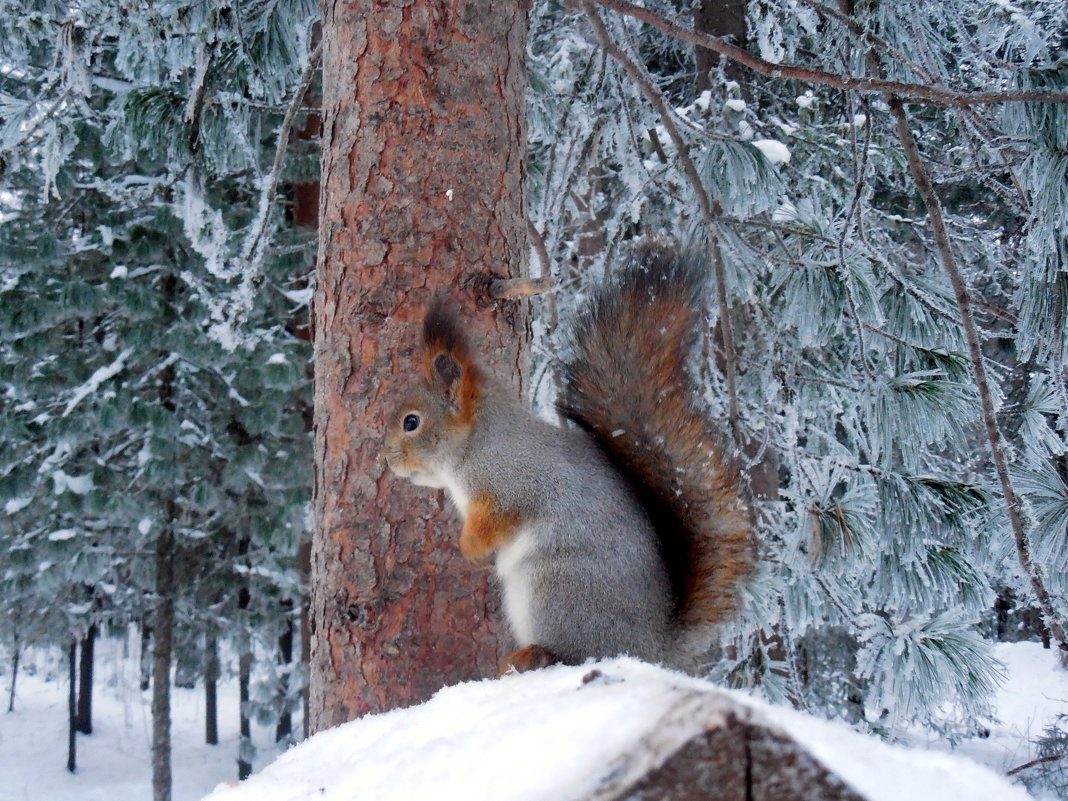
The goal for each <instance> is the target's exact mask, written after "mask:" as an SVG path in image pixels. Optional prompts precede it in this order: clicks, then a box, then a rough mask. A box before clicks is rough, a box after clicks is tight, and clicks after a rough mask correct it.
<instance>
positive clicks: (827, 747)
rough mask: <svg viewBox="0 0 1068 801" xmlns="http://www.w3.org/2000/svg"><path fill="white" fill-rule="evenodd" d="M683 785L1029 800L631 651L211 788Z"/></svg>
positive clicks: (986, 775) (825, 794)
mask: <svg viewBox="0 0 1068 801" xmlns="http://www.w3.org/2000/svg"><path fill="white" fill-rule="evenodd" d="M760 754H762V755H763V756H758V755H760ZM743 763H746V764H743ZM799 766H800V767H799ZM736 779H737V781H738V782H739V784H738V786H737V787H735V786H734V785H733V782H734V781H735V780H736ZM704 786H707V787H708V788H711V790H710V791H706V790H703V789H702V788H703V787H704ZM672 787H674V788H676V789H679V788H682V790H683V792H684V794H683V795H676V794H673V793H674V790H672V789H671V788H672ZM761 788H763V789H761ZM695 791H698V792H699V795H693V793H694V792H695ZM706 792H711V794H708V795H706V794H705V793H706ZM784 794H785V795H784ZM682 797H686V798H690V797H701V798H709V799H719V798H722V799H730V798H735V797H739V798H753V799H758V798H760V797H765V798H783V797H790V798H797V799H801V798H806V799H807V798H813V799H815V798H820V799H850V800H851V801H852V799H862V800H864V799H866V800H867V801H906V800H908V801H912V800H913V799H921V798H938V799H940V801H956V799H961V801H964V800H965V799H967V801H973V799H975V798H983V799H984V800H985V801H1026V799H1028V798H1029V796H1028V795H1027V794H1026V793H1025V792H1024V790H1022V789H1021V788H1018V787H1015V786H1013V785H1011V784H1009V783H1008V781H1007V780H1006V779H1004V778H1002V777H1000V776H998V775H997V774H995V773H993V772H992V771H990V770H989V769H987V768H985V767H982V766H979V765H977V764H975V763H972V762H971V761H969V760H967V759H964V758H962V757H958V756H953V755H949V754H942V753H932V752H926V751H914V750H908V749H905V748H901V747H896V746H890V745H887V744H885V743H883V742H881V741H879V740H876V739H874V738H872V737H868V736H865V735H861V734H858V733H856V732H854V731H853V730H851V729H849V728H848V727H846V726H845V725H842V724H836V723H828V722H826V721H821V720H817V719H815V718H812V717H810V716H807V715H804V714H801V713H798V712H795V711H793V710H790V709H784V708H779V707H772V706H769V705H768V704H766V703H763V702H761V701H758V700H755V699H753V698H750V697H749V696H747V695H745V694H743V693H740V692H736V691H727V690H723V689H720V688H717V687H715V686H714V685H711V684H709V683H707V682H704V681H700V680H698V679H694V678H691V677H688V676H684V675H682V674H678V673H673V672H670V671H666V670H663V669H661V668H657V667H653V666H651V665H646V664H644V663H641V662H637V661H635V660H632V659H617V660H611V661H606V662H602V663H597V664H589V665H585V666H581V667H555V668H550V669H546V670H541V671H535V672H531V673H526V674H523V675H516V676H507V677H505V678H503V679H500V680H486V681H480V682H470V683H467V684H461V685H457V686H455V687H448V688H446V689H443V690H441V691H440V692H439V693H438V694H437V695H435V696H434V697H433V698H432V699H431V700H430V701H428V702H427V703H425V704H422V705H421V706H418V707H413V708H409V709H404V710H397V711H394V712H389V713H386V714H382V715H375V716H371V717H367V718H364V719H362V720H358V721H354V722H352V723H348V724H345V725H343V726H339V727H337V728H335V729H331V730H329V731H325V732H321V733H319V734H318V735H316V736H314V737H312V738H311V739H309V740H308V741H306V742H305V743H303V744H301V745H299V746H297V747H295V748H293V749H292V750H290V751H288V752H287V753H285V754H283V755H282V756H280V757H279V758H278V759H277V760H276V761H275V762H274V763H273V764H271V765H268V766H267V767H266V768H264V769H263V770H262V771H260V772H259V773H258V774H257V775H254V776H252V777H251V778H250V779H248V780H247V781H245V782H244V783H243V784H241V785H237V786H220V787H219V788H217V789H216V790H215V791H214V792H213V793H211V794H210V795H209V796H207V798H206V799H205V801H209V799H210V801H246V800H247V801H297V800H298V799H321V800H322V801H341V799H344V800H345V801H353V800H354V799H369V801H388V800H389V799H398V800H401V799H403V800H404V801H408V799H413V798H439V799H483V798H485V799H516V800H517V801H518V800H519V799H554V801H557V800H560V801H562V800H564V799H591V800H592V799H599V800H601V801H607V800H608V799H639V798H648V799H658V801H663V799H668V798H682Z"/></svg>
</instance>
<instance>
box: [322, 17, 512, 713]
mask: <svg viewBox="0 0 1068 801" xmlns="http://www.w3.org/2000/svg"><path fill="white" fill-rule="evenodd" d="M322 25H323V34H322V35H323V44H324V50H323V148H322V152H323V164H322V181H323V190H322V193H321V197H320V229H319V236H320V239H319V261H318V267H317V273H318V274H317V282H316V295H315V301H314V327H315V365H316V368H315V369H316V375H315V432H314V437H315V491H314V511H315V536H314V542H313V548H312V584H313V591H312V610H311V616H312V625H313V634H312V644H311V661H310V681H311V688H310V707H311V715H310V717H311V721H310V723H311V730H312V731H313V732H314V731H318V730H321V729H324V728H327V727H330V726H333V725H336V724H338V723H342V722H344V721H347V720H350V719H352V718H354V717H356V716H358V715H362V714H364V713H368V712H378V711H382V710H385V709H390V708H393V707H397V706H404V705H407V704H410V703H415V702H418V701H422V700H424V699H426V698H427V697H429V696H430V695H431V694H432V693H433V692H434V691H435V690H437V689H438V688H440V687H441V686H442V685H445V684H450V683H454V682H457V681H461V680H464V679H469V678H473V677H479V676H487V675H492V674H493V672H494V669H495V667H496V663H497V657H498V655H499V653H500V651H501V650H502V648H501V646H500V644H499V643H498V637H497V627H496V626H495V625H494V622H493V619H494V617H495V613H494V612H493V607H494V605H495V604H494V601H493V594H492V590H491V587H490V577H489V574H488V572H487V571H485V570H484V569H479V568H474V567H470V566H468V565H466V564H465V563H464V562H463V561H462V559H461V557H460V554H459V550H458V547H457V539H458V534H459V522H458V519H457V517H456V515H455V513H454V512H452V511H451V510H450V509H448V508H447V507H446V504H445V500H444V496H443V495H442V494H441V493H435V492H434V491H432V490H426V489H419V488H413V487H411V486H409V485H407V483H406V482H402V481H400V480H399V479H396V478H394V477H393V476H392V475H390V474H388V473H387V472H386V468H385V463H384V461H383V460H382V458H381V448H382V442H383V438H384V419H385V415H387V414H391V413H392V412H393V408H392V407H393V405H394V404H395V403H396V402H398V401H399V397H398V396H399V395H400V393H401V392H402V391H403V388H404V386H405V385H406V384H407V383H408V381H409V380H410V379H411V378H412V376H413V375H414V374H415V373H416V371H417V370H418V369H419V368H418V364H419V362H418V350H417V336H418V326H417V323H418V322H419V321H420V320H421V317H422V313H423V309H424V307H425V304H426V302H427V301H428V300H429V299H430V298H431V297H432V296H433V295H434V294H435V293H436V292H439V291H446V292H448V293H450V294H452V295H453V296H455V297H457V298H458V299H459V300H460V301H461V302H462V305H463V306H464V310H465V319H466V320H467V321H469V322H470V327H471V329H472V339H473V340H474V341H475V342H477V343H478V344H479V346H480V347H481V348H482V350H483V358H484V361H485V362H486V363H487V365H488V366H489V367H490V368H491V369H493V370H494V371H495V372H497V373H498V374H500V375H503V376H508V375H513V376H516V377H517V392H518V391H521V389H522V387H521V386H520V384H521V380H522V374H523V372H524V367H525V348H524V345H525V342H526V340H527V333H526V332H527V328H528V321H527V318H526V316H525V312H523V311H522V308H523V307H521V306H520V305H518V304H514V302H513V304H510V305H508V306H503V307H502V309H496V310H494V309H491V308H488V307H487V305H486V304H485V302H483V303H482V304H481V306H482V307H481V308H479V307H478V306H477V305H476V299H477V298H482V297H484V296H483V294H482V292H481V291H480V290H481V289H483V288H484V285H485V282H486V276H487V275H494V276H498V277H514V276H516V275H518V274H519V272H520V265H521V264H522V262H523V260H524V257H525V255H526V249H527V229H526V226H527V223H526V210H525V204H524V201H523V191H524V172H525V160H526V124H525V117H524V97H523V94H524V87H525V83H526V75H525V72H524V64H523V61H524V53H525V49H524V47H525V36H526V9H525V6H524V5H522V4H521V3H519V2H514V1H512V2H492V0H458V1H457V2H452V3H449V4H442V3H430V2H426V1H425V0H418V1H417V2H401V1H400V0H398V1H397V2H381V1H380V2H371V1H370V0H355V1H354V2H350V3H338V4H334V3H329V2H325V1H324V3H323V23H322ZM502 311H503V313H502Z"/></svg>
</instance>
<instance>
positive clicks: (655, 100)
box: [582, 0, 741, 437]
mask: <svg viewBox="0 0 1068 801" xmlns="http://www.w3.org/2000/svg"><path fill="white" fill-rule="evenodd" d="M598 1H599V0H598ZM582 9H583V11H584V12H585V13H586V19H587V20H589V23H590V26H591V27H592V28H593V32H594V35H595V36H596V37H597V41H598V42H599V43H600V45H601V48H602V49H603V50H604V51H605V52H606V53H608V54H609V55H610V56H611V57H612V58H613V59H615V60H616V61H617V62H618V63H619V65H620V66H621V67H622V68H623V70H624V71H625V72H626V73H627V75H629V76H630V77H631V79H632V80H633V81H634V82H635V83H636V84H637V85H638V87H639V88H640V89H641V91H642V94H643V95H645V98H646V100H648V101H649V103H650V105H652V106H653V108H654V109H656V112H657V114H659V115H660V121H661V124H663V126H664V130H665V131H667V134H668V136H669V137H670V138H671V142H672V144H674V146H675V151H676V152H677V153H678V156H679V161H680V162H681V164H682V173H683V175H684V176H685V178H686V180H687V182H688V183H689V184H690V188H691V190H692V191H693V193H694V196H695V197H696V198H697V205H698V207H699V208H700V211H701V218H702V220H703V221H704V223H705V226H706V227H707V229H708V241H709V250H710V253H711V257H712V272H713V276H714V278H715V282H716V295H717V299H718V302H719V327H720V336H721V337H722V338H723V355H724V359H723V360H724V362H725V369H724V372H725V374H726V379H727V398H728V401H727V403H728V407H727V408H728V411H727V419H728V422H729V423H730V428H731V433H732V434H733V435H734V436H735V437H738V436H739V435H740V433H741V432H740V430H739V413H738V389H737V369H738V363H737V354H736V351H735V347H734V335H733V333H732V331H731V321H730V309H729V307H728V304H727V279H726V275H725V273H724V267H723V254H722V253H721V252H720V248H719V238H718V236H717V234H716V227H717V224H716V217H717V215H718V214H719V213H720V209H719V204H718V203H716V202H715V201H713V200H712V199H711V198H710V197H709V195H708V192H707V191H706V190H705V187H704V184H702V183H701V176H700V175H699V174H698V172H697V165H695V164H694V162H693V158H691V156H690V149H689V147H688V146H687V144H686V140H685V139H683V137H682V134H681V133H680V132H679V128H678V126H677V125H676V124H675V119H674V117H673V116H672V113H671V109H670V107H669V106H668V103H667V101H666V100H665V99H664V95H663V94H662V93H661V92H660V90H659V89H657V88H656V87H655V86H654V85H653V83H652V81H650V80H649V77H648V76H647V75H646V74H645V72H644V70H642V69H641V67H639V66H638V65H637V64H635V63H634V61H633V60H631V58H630V57H629V56H628V55H627V54H626V53H624V52H623V50H622V48H620V47H619V45H618V44H616V43H615V41H613V39H612V37H611V36H610V35H609V33H608V30H607V29H606V28H605V26H604V22H603V21H602V19H601V16H600V14H598V12H597V10H596V9H595V8H594V0H582Z"/></svg>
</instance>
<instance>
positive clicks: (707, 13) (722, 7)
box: [693, 0, 748, 94]
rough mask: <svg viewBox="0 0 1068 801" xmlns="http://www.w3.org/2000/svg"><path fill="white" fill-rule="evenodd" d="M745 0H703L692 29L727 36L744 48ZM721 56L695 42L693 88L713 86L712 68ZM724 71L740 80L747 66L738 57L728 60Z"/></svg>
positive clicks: (728, 75) (722, 36)
mask: <svg viewBox="0 0 1068 801" xmlns="http://www.w3.org/2000/svg"><path fill="white" fill-rule="evenodd" d="M745 7H746V0H700V2H699V3H698V5H697V8H695V9H694V14H693V29H694V31H696V32H697V33H702V34H706V35H708V36H717V37H719V38H721V39H726V40H727V41H729V42H730V43H731V44H732V45H735V46H736V47H740V48H742V49H743V50H744V49H745V48H746V45H747V44H748V42H747V41H746V38H747V32H746V27H745ZM720 58H722V56H719V55H718V54H716V53H713V52H712V51H711V50H709V49H707V48H704V47H698V46H696V45H695V46H694V49H693V60H694V88H696V90H697V94H701V92H704V91H705V90H706V89H711V88H712V74H711V73H712V70H713V69H715V67H716V65H717V64H718V63H719V59H720ZM723 71H724V72H725V73H726V74H727V77H728V78H730V79H731V80H734V81H738V82H739V83H741V81H742V78H743V77H744V75H745V73H746V70H745V67H743V66H742V65H741V64H739V63H738V62H737V61H733V60H728V61H727V63H726V64H724V65H723Z"/></svg>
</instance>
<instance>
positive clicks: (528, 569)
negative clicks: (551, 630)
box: [497, 529, 536, 646]
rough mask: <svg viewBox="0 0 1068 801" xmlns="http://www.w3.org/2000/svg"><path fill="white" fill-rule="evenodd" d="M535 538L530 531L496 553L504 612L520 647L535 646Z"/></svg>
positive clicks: (526, 530) (520, 533) (527, 530)
mask: <svg viewBox="0 0 1068 801" xmlns="http://www.w3.org/2000/svg"><path fill="white" fill-rule="evenodd" d="M533 550H534V535H533V534H532V533H531V532H530V530H529V529H524V530H523V531H520V532H519V534H518V535H517V536H516V537H515V539H513V540H512V541H511V542H509V543H508V544H507V545H505V546H504V547H503V548H501V549H500V550H499V551H498V552H497V577H498V578H499V579H500V582H501V590H502V591H503V593H504V613H505V615H507V616H508V625H509V626H511V627H512V634H514V635H515V638H516V641H517V642H518V643H519V645H520V646H527V645H534V644H535V642H536V640H535V637H534V609H533V603H534V598H533V586H532V573H533V566H532V565H531V563H530V561H531V555H532V552H533Z"/></svg>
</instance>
